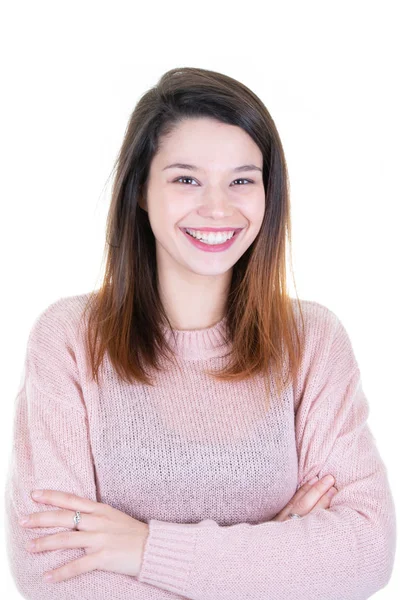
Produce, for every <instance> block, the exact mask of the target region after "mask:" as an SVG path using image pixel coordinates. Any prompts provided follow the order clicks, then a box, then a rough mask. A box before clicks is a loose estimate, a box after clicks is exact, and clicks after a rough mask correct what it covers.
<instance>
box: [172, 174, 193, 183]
mask: <svg viewBox="0 0 400 600" xmlns="http://www.w3.org/2000/svg"><path fill="white" fill-rule="evenodd" d="M180 179H191V180H192V181H194V179H193V177H185V175H181V176H180V177H178V178H177V179H174V183H175V181H179V180H180Z"/></svg>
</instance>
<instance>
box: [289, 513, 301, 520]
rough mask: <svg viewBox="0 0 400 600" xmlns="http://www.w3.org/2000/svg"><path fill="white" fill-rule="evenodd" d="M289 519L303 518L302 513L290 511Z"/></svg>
mask: <svg viewBox="0 0 400 600" xmlns="http://www.w3.org/2000/svg"><path fill="white" fill-rule="evenodd" d="M289 519H301V515H298V514H297V513H289Z"/></svg>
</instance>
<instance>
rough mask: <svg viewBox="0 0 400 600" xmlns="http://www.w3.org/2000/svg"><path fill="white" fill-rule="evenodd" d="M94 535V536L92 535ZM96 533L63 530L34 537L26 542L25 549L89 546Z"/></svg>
mask: <svg viewBox="0 0 400 600" xmlns="http://www.w3.org/2000/svg"><path fill="white" fill-rule="evenodd" d="M94 536H96V537H94ZM98 537H100V536H97V535H96V533H90V534H87V533H86V532H85V533H84V532H81V531H76V532H74V531H63V532H62V533H54V534H53V535H47V536H44V537H39V538H36V539H35V540H31V541H30V542H28V544H27V547H26V549H27V550H29V552H47V551H48V550H60V549H63V548H89V547H92V546H93V544H94V543H95V542H96V538H98Z"/></svg>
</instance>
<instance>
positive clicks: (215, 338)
mask: <svg viewBox="0 0 400 600" xmlns="http://www.w3.org/2000/svg"><path fill="white" fill-rule="evenodd" d="M162 329H163V332H164V337H165V339H166V340H167V342H168V344H169V345H170V346H171V348H172V349H173V351H174V352H175V354H176V355H177V356H179V357H181V358H182V359H184V360H202V359H203V360H204V359H207V358H211V357H214V356H223V355H224V354H226V352H227V350H228V348H227V344H226V342H225V335H226V315H225V316H224V317H223V318H222V319H221V320H220V321H218V323H216V324H215V325H212V326H211V327H206V329H174V330H173V332H174V334H175V340H176V342H175V340H174V336H173V334H172V332H171V330H170V329H169V328H167V327H165V326H162Z"/></svg>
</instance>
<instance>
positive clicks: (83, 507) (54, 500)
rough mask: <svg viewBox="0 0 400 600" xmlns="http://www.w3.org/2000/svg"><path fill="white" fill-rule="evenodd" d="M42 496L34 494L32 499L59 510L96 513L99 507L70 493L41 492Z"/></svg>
mask: <svg viewBox="0 0 400 600" xmlns="http://www.w3.org/2000/svg"><path fill="white" fill-rule="evenodd" d="M40 491H41V494H40V496H36V495H35V492H33V493H32V498H33V499H34V500H36V501H37V502H39V503H41V504H52V505H53V506H58V507H59V508H69V509H71V510H80V511H82V512H88V513H91V512H94V511H95V510H96V508H97V507H98V506H99V502H94V501H93V500H90V499H89V498H82V496H77V495H76V494H70V493H69V492H59V491H58V490H40Z"/></svg>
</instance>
